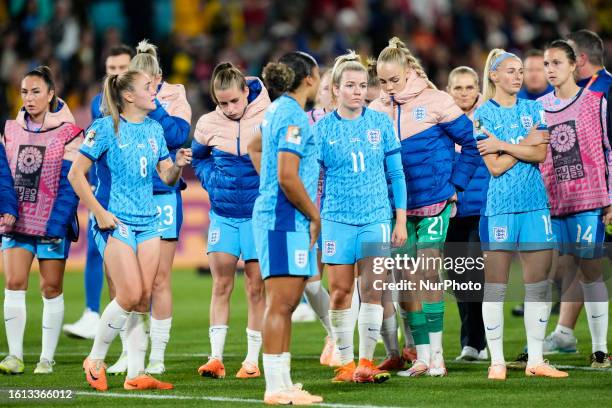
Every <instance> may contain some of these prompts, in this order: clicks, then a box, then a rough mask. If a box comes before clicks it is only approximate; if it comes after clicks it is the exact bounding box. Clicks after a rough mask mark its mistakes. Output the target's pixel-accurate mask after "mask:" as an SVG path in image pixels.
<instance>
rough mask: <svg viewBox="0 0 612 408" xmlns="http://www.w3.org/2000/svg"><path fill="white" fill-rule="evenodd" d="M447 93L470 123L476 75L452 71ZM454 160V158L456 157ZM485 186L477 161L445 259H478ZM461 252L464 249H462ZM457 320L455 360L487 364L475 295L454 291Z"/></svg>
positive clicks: (471, 273)
mask: <svg viewBox="0 0 612 408" xmlns="http://www.w3.org/2000/svg"><path fill="white" fill-rule="evenodd" d="M446 90H447V92H448V93H449V94H450V95H451V96H452V97H453V99H454V100H455V103H456V104H457V106H459V108H461V110H462V111H463V113H465V114H466V116H467V117H468V118H470V119H472V118H473V116H474V111H476V108H477V107H479V106H480V105H481V104H482V95H481V94H480V85H479V80H478V74H477V73H476V71H474V70H473V69H472V68H470V67H466V66H461V67H457V68H455V69H453V70H452V71H451V72H450V74H449V75H448V87H447V88H446ZM457 156H458V154H457ZM488 185H489V170H487V167H486V166H485V164H484V161H482V159H481V160H479V163H478V167H477V168H476V171H475V172H474V176H473V177H472V179H471V180H470V182H469V183H468V185H467V187H466V189H465V191H462V192H460V193H459V194H458V195H457V216H456V217H455V218H453V219H451V221H450V225H449V226H448V235H447V237H446V242H452V243H453V244H451V245H447V246H446V248H445V254H446V256H447V257H452V258H454V259H459V258H460V257H466V256H468V257H470V258H472V259H477V258H479V257H482V249H481V247H480V239H479V238H478V224H479V222H480V211H481V209H482V208H483V206H484V201H485V198H486V194H487V186H488ZM464 248H465V249H464ZM447 273H448V276H449V278H450V279H454V280H456V281H457V282H468V281H472V282H483V279H484V276H483V275H484V272H483V271H482V270H478V269H477V268H471V269H467V270H464V271H462V272H461V273H459V270H448V271H447ZM455 297H456V299H457V307H458V309H459V316H460V317H461V337H460V340H461V347H462V349H461V354H460V355H459V356H458V357H457V358H456V360H463V361H474V360H488V359H489V356H488V353H487V348H486V346H487V339H486V338H485V334H484V325H483V323H482V302H481V301H479V300H478V299H477V297H478V293H477V292H470V291H465V292H464V291H455Z"/></svg>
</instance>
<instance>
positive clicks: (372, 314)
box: [358, 303, 397, 361]
mask: <svg viewBox="0 0 612 408" xmlns="http://www.w3.org/2000/svg"><path fill="white" fill-rule="evenodd" d="M382 321H383V307H382V306H381V305H375V304H372V303H362V304H361V308H360V309H359V324H358V330H359V359H360V360H361V359H362V358H364V359H366V360H370V361H372V360H374V350H375V349H376V342H378V338H379V336H380V326H381V325H382ZM395 335H396V336H397V331H396V332H395Z"/></svg>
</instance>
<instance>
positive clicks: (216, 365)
mask: <svg viewBox="0 0 612 408" xmlns="http://www.w3.org/2000/svg"><path fill="white" fill-rule="evenodd" d="M198 373H199V374H200V375H201V376H202V377H211V378H225V366H224V365H223V363H222V362H221V360H219V359H217V358H209V359H208V361H207V362H206V364H204V365H202V366H201V367H200V368H198Z"/></svg>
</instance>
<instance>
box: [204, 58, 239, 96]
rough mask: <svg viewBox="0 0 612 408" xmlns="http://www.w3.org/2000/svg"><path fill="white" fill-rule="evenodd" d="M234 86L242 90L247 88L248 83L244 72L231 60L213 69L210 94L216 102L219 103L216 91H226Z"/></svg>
mask: <svg viewBox="0 0 612 408" xmlns="http://www.w3.org/2000/svg"><path fill="white" fill-rule="evenodd" d="M234 86H235V87H236V88H238V89H240V90H241V91H242V90H243V89H244V88H246V86H247V83H246V78H245V77H244V74H243V73H242V72H240V70H239V69H238V68H236V67H235V66H234V64H232V63H231V62H222V63H220V64H218V65H217V66H216V67H215V69H214V70H213V74H212V80H211V81H210V96H211V97H212V99H213V101H214V102H215V104H217V105H218V104H219V101H218V100H217V94H216V92H215V91H217V90H219V91H224V90H226V89H230V88H231V87H234Z"/></svg>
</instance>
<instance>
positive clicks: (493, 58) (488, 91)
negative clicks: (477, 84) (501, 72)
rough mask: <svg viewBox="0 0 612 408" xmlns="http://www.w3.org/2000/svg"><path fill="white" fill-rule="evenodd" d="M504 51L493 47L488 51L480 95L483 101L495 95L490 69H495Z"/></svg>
mask: <svg viewBox="0 0 612 408" xmlns="http://www.w3.org/2000/svg"><path fill="white" fill-rule="evenodd" d="M505 53H506V50H504V49H502V48H493V49H492V50H491V51H490V52H489V56H488V57H487V61H486V62H485V67H484V73H483V75H482V96H483V98H484V100H485V101H488V100H489V99H492V98H493V97H495V83H494V82H493V80H492V79H491V71H495V70H497V68H498V67H499V64H500V63H501V62H498V60H499V59H500V57H502V55H504V54H505Z"/></svg>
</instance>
